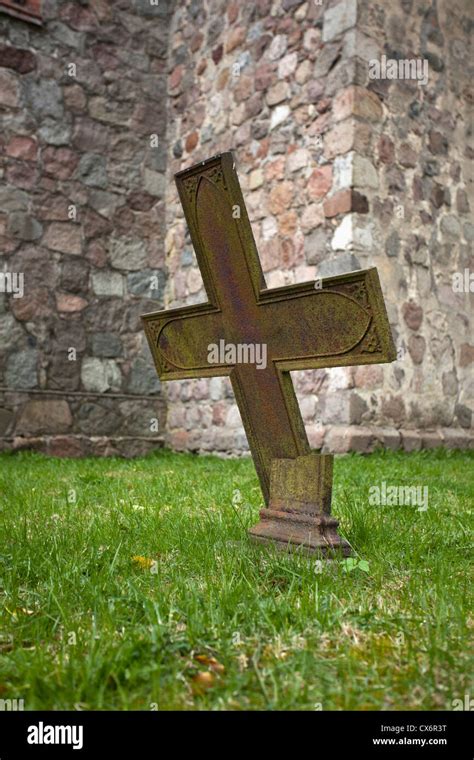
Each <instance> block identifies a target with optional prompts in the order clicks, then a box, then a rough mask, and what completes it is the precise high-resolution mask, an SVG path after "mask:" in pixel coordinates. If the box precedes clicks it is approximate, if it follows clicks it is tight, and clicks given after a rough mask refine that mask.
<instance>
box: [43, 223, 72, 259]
mask: <svg viewBox="0 0 474 760" xmlns="http://www.w3.org/2000/svg"><path fill="white" fill-rule="evenodd" d="M42 242H43V245H44V246H46V248H49V249H51V250H52V251H60V252H61V253H70V254H74V255H76V256H78V255H80V254H81V253H82V234H81V227H80V226H79V225H78V224H73V223H68V222H64V223H63V222H54V223H53V224H50V225H49V226H48V228H47V230H46V232H45V235H44V237H43V241H42Z"/></svg>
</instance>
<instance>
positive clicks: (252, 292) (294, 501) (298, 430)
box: [142, 153, 396, 554]
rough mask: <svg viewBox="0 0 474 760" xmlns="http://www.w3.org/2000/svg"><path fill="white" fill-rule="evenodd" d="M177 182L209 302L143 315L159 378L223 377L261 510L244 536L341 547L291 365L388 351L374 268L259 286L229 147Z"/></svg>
mask: <svg viewBox="0 0 474 760" xmlns="http://www.w3.org/2000/svg"><path fill="white" fill-rule="evenodd" d="M175 179H176V184H177V187H178V193H179V197H180V200H181V204H182V206H183V210H184V215H185V218H186V221H187V223H188V227H189V231H190V234H191V240H192V242H193V245H194V250H195V252H196V257H197V261H198V264H199V268H200V270H201V274H202V278H203V281H204V287H205V289H206V292H207V296H208V299H209V300H208V301H207V302H206V303H201V304H197V305H194V306H187V307H184V308H177V309H170V310H167V311H160V312H156V313H152V314H146V315H144V316H143V317H142V319H143V322H144V327H145V331H146V335H147V338H148V342H149V345H150V348H151V352H152V354H153V358H154V361H155V365H156V369H157V372H158V374H159V377H160V378H161V380H176V379H181V378H194V377H212V376H224V375H227V376H229V377H230V381H231V383H232V388H233V391H234V394H235V398H236V402H237V405H238V407H239V411H240V414H241V417H242V422H243V425H244V428H245V432H246V434H247V439H248V442H249V446H250V450H251V453H252V456H253V460H254V463H255V468H256V471H257V474H258V477H259V480H260V485H261V488H262V492H263V496H264V499H265V503H266V505H267V508H265V509H263V510H262V511H261V513H260V518H261V519H260V522H259V523H258V525H256V526H255V527H254V528H252V529H251V534H252V536H253V537H254V538H256V539H259V540H262V541H268V540H271V541H275V542H277V545H278V546H280V547H281V546H283V545H285V546H286V545H288V544H298V545H302V546H304V547H305V548H306V549H308V550H310V551H311V550H312V551H319V552H321V553H323V554H324V553H328V552H331V551H334V550H335V549H338V550H339V551H342V553H344V554H348V553H349V551H350V550H349V545H348V544H347V542H346V541H344V540H343V539H342V538H340V537H339V535H338V533H337V525H338V523H337V520H335V519H334V518H333V517H331V515H330V506H331V488H332V461H333V458H332V455H330V454H324V455H322V454H318V453H316V452H311V449H310V447H309V443H308V440H307V437H306V433H305V428H304V424H303V420H302V418H301V414H300V410H299V407H298V402H297V399H296V396H295V393H294V389H293V384H292V380H291V376H290V371H291V370H302V369H315V368H320V367H341V366H351V365H355V364H373V363H379V362H387V361H393V360H394V359H395V358H396V352H395V347H394V344H393V341H392V337H391V333H390V327H389V323H388V319H387V314H386V311H385V305H384V301H383V296H382V292H381V289H380V283H379V278H378V274H377V270H376V269H375V268H373V269H367V270H361V271H356V272H349V273H347V274H343V275H338V276H335V277H328V278H325V279H323V280H320V281H319V282H318V281H316V283H315V282H314V281H313V282H304V283H300V284H295V285H288V286H285V287H279V288H274V289H272V290H268V289H267V288H266V286H265V280H264V277H263V273H262V269H261V266H260V261H259V257H258V252H257V249H256V246H255V241H254V238H253V235H252V229H251V226H250V222H249V219H248V216H247V211H246V208H245V204H244V200H243V197H242V192H241V189H240V185H239V181H238V178H237V173H236V170H235V166H234V160H233V156H232V154H231V153H222V154H220V155H217V156H215V157H213V158H210V159H208V160H207V161H203V162H202V163H200V164H197V165H195V166H192V167H191V168H189V169H186V170H184V171H181V172H179V173H178V174H177V175H176V177H175Z"/></svg>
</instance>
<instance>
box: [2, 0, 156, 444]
mask: <svg viewBox="0 0 474 760" xmlns="http://www.w3.org/2000/svg"><path fill="white" fill-rule="evenodd" d="M42 11H43V25H42V26H35V25H33V24H31V23H27V22H25V21H18V20H16V19H13V18H11V17H10V16H8V15H6V14H0V118H1V129H0V154H1V169H0V171H1V180H0V235H1V246H0V272H2V271H3V273H4V274H5V273H9V274H11V273H16V274H18V273H22V274H23V276H24V295H23V297H16V296H15V295H14V294H13V293H12V292H3V293H0V445H1V446H2V447H3V448H12V447H13V448H22V447H34V448H40V449H41V450H43V451H47V452H50V453H58V454H61V453H63V454H72V455H75V454H77V455H80V454H87V453H92V454H94V453H97V454H102V453H114V452H119V453H132V454H133V453H139V452H142V451H146V450H148V449H150V448H154V447H156V446H157V445H161V443H162V434H163V429H164V423H165V408H164V404H163V399H162V396H161V388H160V383H159V381H158V379H157V377H156V373H155V371H154V368H153V367H152V366H151V363H150V355H149V350H148V347H147V346H146V344H145V340H144V336H143V333H142V329H141V323H140V314H142V313H144V312H146V311H152V310H155V309H156V308H157V307H159V306H160V305H162V304H163V288H164V282H165V277H164V246H163V240H164V236H165V208H164V189H165V185H166V176H165V170H166V119H167V115H166V89H167V44H168V31H169V18H168V15H167V11H166V7H164V6H163V4H161V5H158V6H155V5H152V4H150V3H149V2H148V0H139V1H136V2H125V1H124V0H119V1H118V2H117V1H116V2H108V1H107V2H106V1H105V0H91V2H60V3H58V2H55V1H54V0H44V2H42ZM154 136H156V137H155V138H154V139H152V138H153V137H154ZM156 138H157V139H156ZM4 283H6V286H8V285H9V283H8V281H7V280H5V278H4ZM3 290H4V291H5V290H7V291H8V287H3Z"/></svg>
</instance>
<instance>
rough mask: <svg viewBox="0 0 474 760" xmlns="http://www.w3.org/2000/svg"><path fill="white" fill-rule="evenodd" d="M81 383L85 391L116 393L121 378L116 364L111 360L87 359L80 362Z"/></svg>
mask: <svg viewBox="0 0 474 760" xmlns="http://www.w3.org/2000/svg"><path fill="white" fill-rule="evenodd" d="M81 381H82V385H83V387H84V390H86V391H92V392H94V393H105V392H106V391H116V392H117V391H119V390H120V387H121V384H122V376H121V373H120V370H119V368H118V366H117V364H116V362H114V361H113V360H112V359H97V358H94V357H87V358H85V359H83V361H82V367H81Z"/></svg>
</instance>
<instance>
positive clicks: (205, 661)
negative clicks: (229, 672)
mask: <svg viewBox="0 0 474 760" xmlns="http://www.w3.org/2000/svg"><path fill="white" fill-rule="evenodd" d="M194 659H195V660H197V661H198V662H200V663H201V665H207V666H208V667H209V668H210V669H211V670H213V671H214V672H215V673H219V675H222V673H223V672H224V670H225V668H224V666H223V665H222V663H220V662H219V661H218V660H216V658H215V657H208V655H207V654H198V655H196V657H195V658H194Z"/></svg>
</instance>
